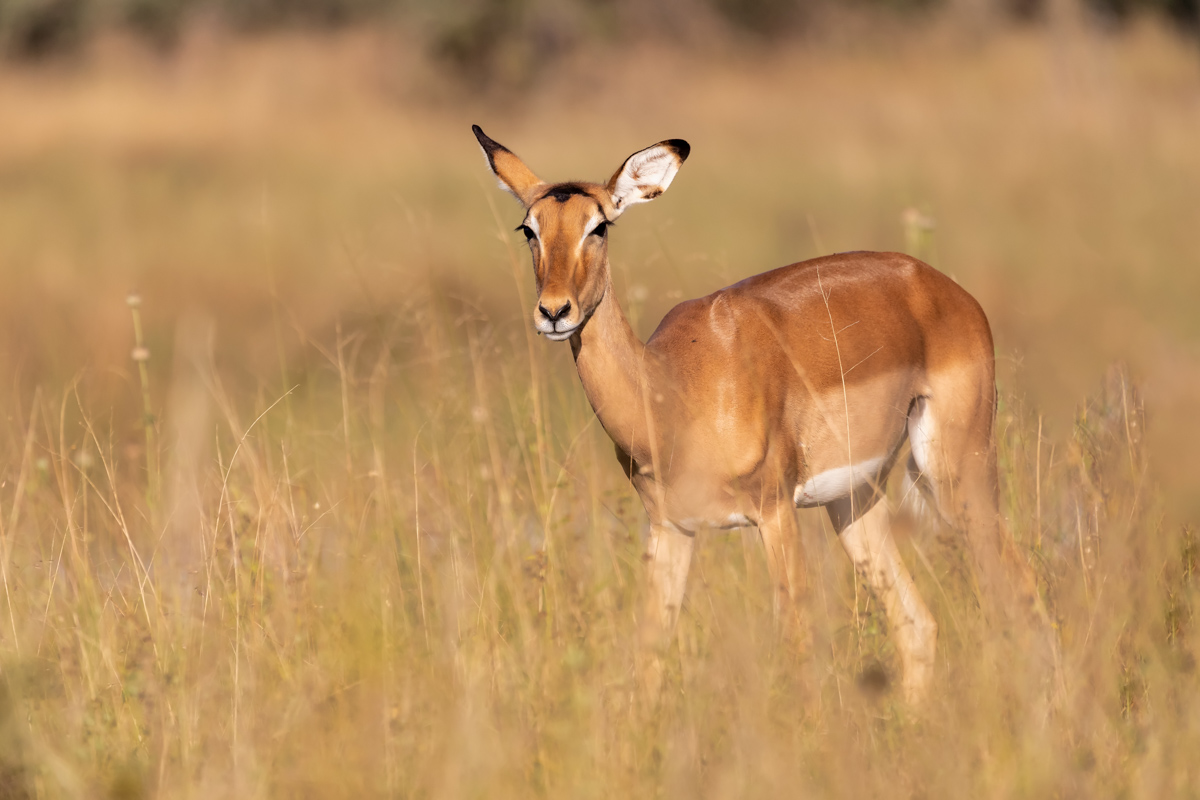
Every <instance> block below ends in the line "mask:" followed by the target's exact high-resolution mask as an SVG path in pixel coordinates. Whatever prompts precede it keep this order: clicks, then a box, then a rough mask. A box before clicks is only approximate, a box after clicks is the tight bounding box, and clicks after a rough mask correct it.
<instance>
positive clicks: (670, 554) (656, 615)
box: [639, 525, 695, 697]
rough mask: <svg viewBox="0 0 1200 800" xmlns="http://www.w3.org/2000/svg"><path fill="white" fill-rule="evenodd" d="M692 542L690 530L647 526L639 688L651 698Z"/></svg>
mask: <svg viewBox="0 0 1200 800" xmlns="http://www.w3.org/2000/svg"><path fill="white" fill-rule="evenodd" d="M694 544H695V537H694V536H693V535H692V534H690V533H685V532H683V531H680V530H677V529H676V528H673V527H668V526H665V525H651V526H650V541H649V542H648V543H647V547H646V555H645V559H646V561H647V562H648V566H649V571H648V575H647V586H646V600H645V604H644V605H643V607H642V619H641V633H640V639H641V653H640V654H639V656H640V658H641V662H642V663H641V665H640V667H639V672H640V676H639V677H640V680H641V683H642V688H643V689H644V690H645V691H646V692H647V694H648V695H650V696H652V697H653V696H657V695H658V691H659V689H660V688H661V686H662V672H663V665H662V655H663V651H664V650H665V649H666V647H667V645H668V644H669V643H670V639H671V634H672V633H673V632H674V630H675V623H676V622H677V621H678V619H679V608H680V606H681V605H682V603H683V590H684V588H685V587H686V586H687V576H688V569H689V568H690V567H691V565H692V550H693V548H694Z"/></svg>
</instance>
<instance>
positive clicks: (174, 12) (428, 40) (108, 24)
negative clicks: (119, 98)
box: [0, 0, 1200, 82]
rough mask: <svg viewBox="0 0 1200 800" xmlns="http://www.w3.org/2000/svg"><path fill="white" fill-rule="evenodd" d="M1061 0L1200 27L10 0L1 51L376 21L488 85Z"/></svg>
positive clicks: (1113, 0)
mask: <svg viewBox="0 0 1200 800" xmlns="http://www.w3.org/2000/svg"><path fill="white" fill-rule="evenodd" d="M1057 7H1064V8H1065V7H1069V8H1071V9H1072V10H1074V11H1077V12H1079V13H1081V14H1083V15H1085V16H1087V17H1090V18H1091V19H1092V20H1093V21H1095V22H1099V23H1107V24H1123V23H1126V22H1128V21H1129V20H1130V19H1132V18H1134V17H1136V16H1139V15H1154V16H1158V17H1161V18H1163V19H1166V20H1170V21H1171V22H1172V23H1174V24H1175V25H1176V26H1178V27H1179V28H1180V29H1181V30H1185V31H1191V32H1193V33H1194V32H1195V31H1196V30H1198V29H1200V0H1061V2H1060V3H1058V4H1056V3H1055V0H979V2H969V1H968V0H852V1H851V2H849V3H842V4H839V3H835V2H833V0H660V1H659V2H655V3H640V2H637V0H554V1H553V2H551V0H467V1H466V2H454V3H440V2H436V0H0V49H2V51H3V52H4V53H5V54H7V55H8V56H10V57H16V58H40V57H46V56H52V55H55V54H61V53H64V52H70V51H72V50H75V49H77V48H78V47H80V46H81V45H82V44H83V43H85V42H86V41H87V40H88V38H89V37H91V36H93V35H95V34H97V33H99V32H103V31H110V30H114V29H115V30H124V31H127V32H130V33H133V34H134V35H136V36H139V37H141V38H144V39H145V40H147V41H149V42H151V43H153V44H154V45H156V46H158V47H162V48H170V47H172V46H173V45H174V44H175V43H176V42H177V41H178V40H179V37H180V33H181V31H182V30H183V29H184V27H185V26H186V25H187V24H189V23H190V22H195V21H197V20H208V21H213V22H216V23H218V24H220V25H222V26H224V27H227V28H229V29H231V30H235V31H242V32H248V33H254V32H262V31H265V30H270V29H280V28H287V29H294V28H304V29H315V30H322V29H334V28H338V27H342V26H345V25H348V24H354V23H370V24H382V25H391V26H396V27H398V28H401V29H404V30H406V31H408V32H410V33H415V34H416V35H417V37H418V38H420V39H422V40H423V41H424V43H425V46H426V48H427V50H428V51H429V53H431V54H433V55H435V56H438V57H440V58H441V59H442V60H443V61H444V62H445V63H447V64H450V65H452V66H454V67H456V68H457V69H458V70H459V71H460V72H461V73H463V75H464V76H465V77H467V78H468V79H471V80H473V81H476V82H480V81H483V80H485V79H487V78H488V77H490V76H493V75H494V74H496V73H497V72H498V73H499V74H501V75H503V74H504V70H503V69H499V70H498V65H500V64H501V63H502V62H505V61H509V62H511V61H513V60H517V61H521V60H524V61H526V62H529V63H533V62H536V63H538V64H542V65H544V64H545V63H546V61H548V60H553V59H554V58H555V57H556V56H558V55H560V54H562V53H563V52H565V51H566V50H567V49H569V48H570V47H572V46H574V45H576V44H579V43H581V42H596V41H598V42H604V41H611V40H615V39H618V38H619V39H621V40H622V41H627V40H628V39H629V38H630V37H633V38H648V37H653V38H656V39H658V38H663V37H665V38H667V39H670V40H679V39H681V38H682V39H688V38H695V35H696V34H697V33H699V34H700V36H701V37H702V38H706V39H709V38H711V37H713V36H732V37H747V36H748V37H751V38H753V39H757V40H781V39H786V38H789V37H791V36H794V35H796V34H800V33H805V32H813V31H816V32H819V31H820V30H821V27H822V20H828V19H829V18H831V17H832V18H837V17H838V16H844V15H845V14H847V13H850V14H859V15H868V16H870V15H877V16H885V17H890V18H897V17H898V18H901V19H904V18H908V19H924V18H925V17H927V16H928V15H929V14H930V13H937V12H953V11H955V10H956V9H957V10H966V11H969V12H970V13H971V14H973V15H975V16H976V17H980V18H986V19H988V20H991V21H992V22H994V23H997V24H1003V23H1004V22H1006V21H1008V22H1012V21H1019V22H1025V23H1030V22H1039V21H1045V20H1046V19H1048V18H1049V17H1050V16H1052V11H1053V10H1054V9H1055V8H1057ZM514 54H515V55H514Z"/></svg>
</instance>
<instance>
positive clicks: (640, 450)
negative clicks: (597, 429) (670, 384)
mask: <svg viewBox="0 0 1200 800" xmlns="http://www.w3.org/2000/svg"><path fill="white" fill-rule="evenodd" d="M571 351H572V353H574V355H575V366H576V368H577V369H578V370H579V380H580V382H581V383H582V384H583V391H584V392H585V393H586V394H587V398H588V402H590V403H591V404H592V408H593V409H594V410H595V412H596V416H597V417H598V418H599V420H600V424H601V425H603V426H604V430H605V431H607V433H608V435H609V437H611V438H612V440H613V443H614V444H616V445H617V447H619V448H621V449H622V450H623V451H625V453H627V454H628V455H630V456H632V457H633V459H634V460H635V461H636V462H638V464H639V465H643V466H648V465H650V464H651V463H652V461H653V460H654V459H656V458H657V454H658V452H661V450H662V448H661V442H662V440H663V431H662V426H661V424H655V423H657V422H659V421H660V420H662V415H654V418H651V416H650V415H649V414H648V413H647V402H650V403H651V404H652V405H653V404H654V402H655V397H656V392H655V384H656V383H657V381H656V380H655V377H656V375H655V373H656V372H657V370H656V364H655V363H652V360H651V359H650V358H648V357H647V354H646V346H645V345H644V344H642V341H641V340H640V339H638V337H637V334H635V333H634V332H633V328H632V327H630V325H629V321H628V320H627V319H626V318H625V314H624V312H622V311H621V306H620V305H619V304H618V303H617V300H616V297H615V296H614V292H613V287H612V280H611V278H610V279H609V283H608V286H607V287H606V288H605V291H604V298H603V299H602V300H601V301H600V304H599V305H598V306H596V310H595V311H594V312H592V316H591V318H590V319H588V321H587V322H586V323H585V324H584V325H583V328H582V329H581V330H580V331H579V333H578V334H576V335H575V336H573V337H571ZM657 397H661V394H659V395H657ZM659 402H661V401H659ZM651 431H654V434H655V435H654V441H651V435H650V432H651Z"/></svg>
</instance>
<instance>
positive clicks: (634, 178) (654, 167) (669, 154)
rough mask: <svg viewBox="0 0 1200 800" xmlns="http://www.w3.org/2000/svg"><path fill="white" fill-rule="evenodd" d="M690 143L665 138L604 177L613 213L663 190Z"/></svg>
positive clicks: (643, 200) (671, 179) (656, 195)
mask: <svg viewBox="0 0 1200 800" xmlns="http://www.w3.org/2000/svg"><path fill="white" fill-rule="evenodd" d="M691 152H692V147H691V145H689V144H688V143H687V142H685V141H684V140H683V139H668V140H666V141H665V142H659V143H658V144H656V145H654V146H653V147H647V148H646V149H645V150H639V151H637V152H636V153H634V154H633V155H631V156H630V157H629V158H627V159H625V163H624V164H622V165H621V168H620V169H619V170H617V171H616V173H614V174H613V176H612V177H611V178H609V180H608V191H609V193H610V194H611V195H612V203H613V209H614V212H615V214H620V213H621V212H622V211H624V210H625V209H626V208H627V207H628V206H631V205H633V204H634V203H645V202H646V201H647V200H653V199H654V198H656V197H658V196H659V195H660V194H662V193H663V192H665V191H666V190H667V187H668V186H670V185H671V181H673V180H674V179H675V173H676V172H679V168H680V167H681V166H683V162H684V161H686V160H687V157H688V154H689V153H691Z"/></svg>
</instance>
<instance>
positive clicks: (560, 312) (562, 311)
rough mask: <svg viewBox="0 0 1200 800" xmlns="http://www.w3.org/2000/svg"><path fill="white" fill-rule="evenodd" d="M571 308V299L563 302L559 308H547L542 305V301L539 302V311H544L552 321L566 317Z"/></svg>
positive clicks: (544, 314) (546, 316)
mask: <svg viewBox="0 0 1200 800" xmlns="http://www.w3.org/2000/svg"><path fill="white" fill-rule="evenodd" d="M570 310H571V301H570V300H568V301H567V302H565V303H563V304H562V305H561V306H559V307H558V309H550V308H546V307H545V306H544V305H541V304H540V303H539V304H538V311H540V312H541V313H542V316H543V317H545V318H546V319H548V320H550V321H551V322H558V321H559V320H560V319H562V318H563V317H565V316H566V314H567V312H568V311H570Z"/></svg>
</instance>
